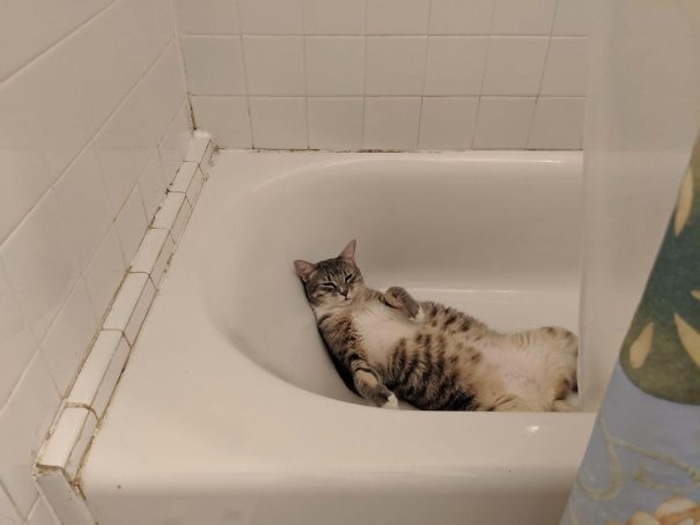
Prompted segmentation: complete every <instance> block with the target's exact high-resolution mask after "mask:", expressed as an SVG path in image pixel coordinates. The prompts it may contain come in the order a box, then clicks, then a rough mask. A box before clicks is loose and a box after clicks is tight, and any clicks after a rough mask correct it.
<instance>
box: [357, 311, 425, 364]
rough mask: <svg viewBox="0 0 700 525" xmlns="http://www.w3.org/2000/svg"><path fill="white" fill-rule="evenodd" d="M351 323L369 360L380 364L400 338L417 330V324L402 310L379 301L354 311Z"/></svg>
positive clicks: (410, 335)
mask: <svg viewBox="0 0 700 525" xmlns="http://www.w3.org/2000/svg"><path fill="white" fill-rule="evenodd" d="M353 325H354V327H355V329H356V330H357V332H358V334H359V335H360V337H361V338H362V341H363V345H364V347H365V350H366V352H367V355H368V357H369V358H370V360H371V361H374V362H376V363H381V364H384V363H386V357H387V354H388V353H389V352H390V351H391V350H393V349H394V348H395V347H396V345H397V344H398V342H399V341H400V340H401V339H403V338H411V337H414V336H415V335H416V333H417V332H418V325H416V324H414V323H412V322H411V321H409V320H408V318H407V317H406V315H405V314H404V313H403V312H401V311H399V310H396V309H394V308H390V307H388V306H386V305H383V304H381V303H377V304H373V305H370V306H366V307H363V308H362V309H360V310H358V311H357V312H354V313H353Z"/></svg>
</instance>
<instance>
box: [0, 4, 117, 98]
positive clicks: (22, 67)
mask: <svg viewBox="0 0 700 525" xmlns="http://www.w3.org/2000/svg"><path fill="white" fill-rule="evenodd" d="M118 3H119V1H118V0H116V1H115V0H112V1H111V2H110V3H109V4H108V5H106V6H105V7H103V8H102V9H100V10H99V11H98V12H97V13H95V14H93V15H92V16H90V17H88V18H87V19H86V20H84V21H83V22H82V23H81V24H80V25H78V26H77V27H75V28H73V29H71V30H70V31H68V33H65V34H64V35H62V36H59V37H58V40H56V41H54V42H52V43H51V44H49V47H47V48H45V49H43V50H42V51H39V53H38V54H36V55H34V56H32V57H30V58H29V60H28V61H27V62H25V63H23V64H21V65H20V66H18V67H17V68H16V69H14V70H12V71H10V73H9V74H8V75H7V76H6V77H5V78H3V79H1V80H0V87H2V85H3V84H4V83H5V82H9V81H10V80H11V79H12V78H13V77H15V76H17V75H20V74H21V73H22V71H24V70H25V69H27V68H28V67H29V66H30V65H31V64H33V63H34V62H36V61H37V60H41V58H42V57H43V56H44V55H46V54H48V53H50V52H51V51H52V50H53V49H55V48H57V47H59V46H60V45H61V44H62V43H63V42H65V41H67V40H68V39H69V38H72V37H73V36H74V35H75V34H76V33H78V32H79V31H80V30H81V29H83V28H84V27H86V26H87V25H88V24H90V23H91V22H92V21H93V20H95V19H96V18H97V17H99V16H100V15H102V13H104V12H106V11H107V10H109V9H112V8H113V7H114V6H116V5H117V4H118Z"/></svg>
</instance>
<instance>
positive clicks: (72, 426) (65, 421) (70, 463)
mask: <svg viewBox="0 0 700 525" xmlns="http://www.w3.org/2000/svg"><path fill="white" fill-rule="evenodd" d="M96 427H97V418H96V417H95V414H93V413H92V412H91V411H90V410H88V409H87V408H85V407H72V406H68V407H65V408H63V409H62V410H61V413H60V414H59V416H58V420H57V421H56V423H55V424H54V426H53V432H52V434H51V436H50V437H49V438H48V439H47V440H46V442H45V443H44V445H43V446H42V448H41V450H40V451H39V455H38V457H37V463H38V464H39V465H41V466H46V467H57V468H62V469H64V471H65V473H66V474H67V475H68V478H69V479H71V480H75V477H76V475H77V473H78V469H79V468H80V464H81V463H82V460H83V456H84V454H85V452H86V450H87V447H88V445H89V444H90V441H91V440H92V437H93V435H94V433H95V429H96Z"/></svg>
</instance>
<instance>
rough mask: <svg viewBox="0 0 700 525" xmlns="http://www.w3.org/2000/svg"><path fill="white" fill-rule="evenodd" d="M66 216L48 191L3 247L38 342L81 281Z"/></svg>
mask: <svg viewBox="0 0 700 525" xmlns="http://www.w3.org/2000/svg"><path fill="white" fill-rule="evenodd" d="M63 224H64V223H63V216H62V213H61V210H60V208H59V207H58V202H57V199H56V197H55V195H54V193H53V191H48V192H47V193H46V194H45V195H44V197H43V198H42V199H41V200H40V201H39V203H38V204H37V205H36V207H34V209H32V211H31V212H30V213H29V215H27V217H26V218H25V219H24V221H22V223H21V224H20V225H19V226H18V227H17V229H16V230H15V231H14V232H13V233H12V235H10V237H8V239H7V240H6V241H5V243H4V244H3V245H2V246H1V247H0V258H1V259H2V260H3V261H4V263H5V269H6V270H7V277H8V278H9V280H10V283H12V288H13V289H14V291H15V298H16V299H17V300H18V302H19V303H20V306H21V308H22V311H23V312H24V315H25V316H26V320H27V322H28V324H29V325H30V327H31V328H32V331H33V332H34V335H35V336H36V338H37V339H41V338H42V337H44V334H46V331H47V330H48V328H49V326H51V323H52V322H53V320H54V319H55V317H56V314H58V312H59V310H60V308H61V307H62V306H63V304H64V303H65V301H66V299H68V295H69V294H70V291H71V290H72V289H73V286H74V285H75V283H76V281H77V280H78V275H79V270H78V267H77V265H76V263H75V258H74V256H73V254H72V253H71V252H69V248H68V247H69V246H70V243H69V241H68V236H67V234H66V231H65V228H64V227H63Z"/></svg>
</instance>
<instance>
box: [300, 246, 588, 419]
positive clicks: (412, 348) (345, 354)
mask: <svg viewBox="0 0 700 525" xmlns="http://www.w3.org/2000/svg"><path fill="white" fill-rule="evenodd" d="M354 253H355V241H351V242H350V244H348V246H347V247H346V248H345V249H344V250H343V252H342V253H341V254H340V255H339V256H338V257H336V258H334V259H327V260H324V261H321V262H319V263H316V264H313V263H310V262H306V261H295V262H294V266H295V269H296V272H297V275H298V276H299V277H300V278H301V280H302V283H303V284H304V290H305V292H306V297H307V299H308V301H309V303H310V305H311V307H312V309H313V311H314V314H315V316H316V320H317V323H318V329H319V332H320V333H321V336H322V337H323V340H324V342H325V344H326V347H327V349H328V351H329V354H330V356H331V358H332V360H333V362H334V364H335V366H336V368H337V370H338V372H339V374H340V375H341V377H342V378H343V380H344V381H345V383H346V385H347V386H348V387H349V388H350V389H352V390H353V391H354V392H355V393H357V394H359V395H360V396H362V397H363V398H365V399H367V400H368V401H370V402H372V403H373V404H375V405H377V406H382V407H391V408H395V407H396V406H397V405H398V401H397V397H396V396H398V398H400V399H403V400H405V401H408V402H409V403H411V404H413V405H414V406H416V407H418V408H421V409H425V410H488V411H492V410H495V411H515V410H522V411H526V410H530V411H547V410H560V411H564V410H566V411H568V410H571V409H572V407H571V405H569V404H568V403H567V402H566V401H565V399H566V398H567V396H569V395H570V394H571V392H572V390H573V389H575V387H576V355H577V351H578V343H577V339H576V336H575V335H573V334H572V333H571V332H569V331H568V330H565V329H563V328H551V327H546V328H539V329H536V330H530V331H527V332H520V333H516V334H500V333H498V332H496V331H494V330H491V329H490V328H489V327H488V326H486V325H485V324H484V323H482V322H480V321H478V320H477V319H475V318H474V317H471V316H469V315H467V314H465V313H462V312H460V311H458V310H455V309H454V308H450V307H447V306H444V305H441V304H437V303H434V302H430V301H428V302H423V303H417V302H416V301H415V300H414V299H413V298H412V297H411V295H410V294H409V293H408V292H406V290H404V289H403V288H399V287H392V288H389V289H388V290H387V291H386V292H384V293H382V292H379V291H376V290H373V289H371V288H368V287H367V286H365V284H364V281H363V279H362V274H361V273H360V271H359V269H358V268H357V265H356V263H355V257H354Z"/></svg>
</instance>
